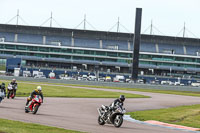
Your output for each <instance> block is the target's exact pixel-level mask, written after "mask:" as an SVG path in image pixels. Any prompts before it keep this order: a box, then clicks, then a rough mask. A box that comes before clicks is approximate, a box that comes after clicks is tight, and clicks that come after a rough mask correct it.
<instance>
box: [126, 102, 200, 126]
mask: <svg viewBox="0 0 200 133" xmlns="http://www.w3.org/2000/svg"><path fill="white" fill-rule="evenodd" d="M127 114H129V115H131V117H132V118H134V119H137V120H141V121H146V120H156V121H161V122H166V123H172V124H177V125H184V126H189V127H196V128H200V105H199V104H198V105H190V106H180V107H174V108H167V109H157V110H146V111H136V112H130V113H127Z"/></svg>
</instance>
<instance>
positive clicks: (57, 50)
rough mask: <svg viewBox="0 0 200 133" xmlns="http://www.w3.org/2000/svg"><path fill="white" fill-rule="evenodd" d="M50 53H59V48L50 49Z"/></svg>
mask: <svg viewBox="0 0 200 133" xmlns="http://www.w3.org/2000/svg"><path fill="white" fill-rule="evenodd" d="M50 52H60V49H59V48H50Z"/></svg>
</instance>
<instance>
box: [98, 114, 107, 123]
mask: <svg viewBox="0 0 200 133" xmlns="http://www.w3.org/2000/svg"><path fill="white" fill-rule="evenodd" d="M98 124H99V125H104V124H105V122H104V120H103V119H102V118H101V116H99V117H98Z"/></svg>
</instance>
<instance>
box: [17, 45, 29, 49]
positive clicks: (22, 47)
mask: <svg viewBox="0 0 200 133" xmlns="http://www.w3.org/2000/svg"><path fill="white" fill-rule="evenodd" d="M26 49H27V47H26V46H20V45H19V46H17V50H26Z"/></svg>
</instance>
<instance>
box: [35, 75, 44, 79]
mask: <svg viewBox="0 0 200 133" xmlns="http://www.w3.org/2000/svg"><path fill="white" fill-rule="evenodd" d="M34 79H46V76H44V75H37V76H35V77H34Z"/></svg>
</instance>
